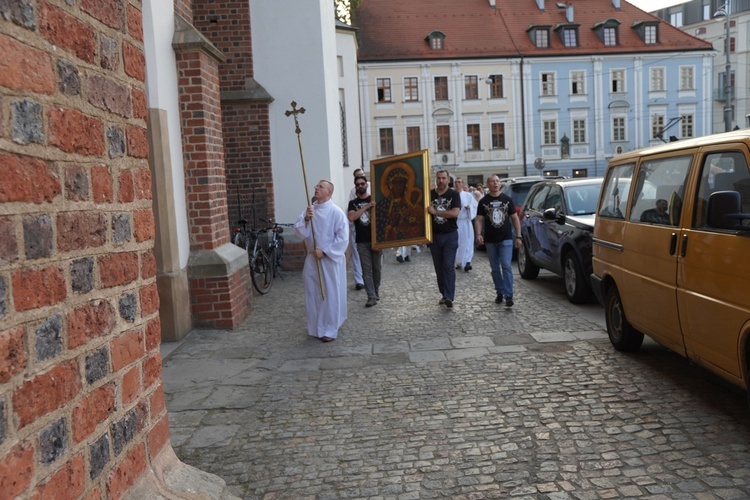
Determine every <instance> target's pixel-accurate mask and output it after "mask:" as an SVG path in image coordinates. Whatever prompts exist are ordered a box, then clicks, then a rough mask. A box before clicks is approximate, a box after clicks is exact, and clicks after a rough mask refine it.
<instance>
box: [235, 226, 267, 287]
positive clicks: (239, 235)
mask: <svg viewBox="0 0 750 500" xmlns="http://www.w3.org/2000/svg"><path fill="white" fill-rule="evenodd" d="M237 223H238V224H239V225H240V227H239V228H235V229H234V233H235V234H234V238H233V240H234V241H233V243H234V244H235V245H237V246H239V247H242V248H244V249H245V251H247V256H248V265H249V266H250V279H251V280H252V282H253V287H255V289H256V290H257V291H258V293H260V294H263V295H265V294H267V293H268V292H269V291H270V290H271V285H272V284H273V266H272V265H271V261H270V260H269V259H268V255H266V251H265V249H264V248H263V245H262V244H261V241H260V240H261V238H260V236H261V234H262V233H264V232H265V229H263V230H258V229H248V228H247V220H245V219H240V220H239V221H237Z"/></svg>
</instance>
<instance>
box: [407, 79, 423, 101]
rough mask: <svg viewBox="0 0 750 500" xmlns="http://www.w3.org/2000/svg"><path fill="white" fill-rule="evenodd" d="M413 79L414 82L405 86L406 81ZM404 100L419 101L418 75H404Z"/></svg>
mask: <svg viewBox="0 0 750 500" xmlns="http://www.w3.org/2000/svg"><path fill="white" fill-rule="evenodd" d="M411 80H415V81H416V84H415V85H414V86H413V87H412V86H407V84H406V82H407V81H411ZM404 102H419V77H418V76H405V77H404Z"/></svg>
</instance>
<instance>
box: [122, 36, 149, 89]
mask: <svg viewBox="0 0 750 500" xmlns="http://www.w3.org/2000/svg"><path fill="white" fill-rule="evenodd" d="M122 57H123V60H124V62H125V73H127V74H128V75H130V76H132V77H133V78H137V79H138V80H140V81H144V80H145V79H146V58H145V57H144V56H143V51H142V50H141V49H139V48H138V47H136V46H135V45H133V44H131V43H128V42H125V41H123V42H122Z"/></svg>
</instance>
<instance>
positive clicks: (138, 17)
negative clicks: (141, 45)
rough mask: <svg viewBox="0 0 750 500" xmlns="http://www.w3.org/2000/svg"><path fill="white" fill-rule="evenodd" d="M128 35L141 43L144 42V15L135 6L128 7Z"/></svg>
mask: <svg viewBox="0 0 750 500" xmlns="http://www.w3.org/2000/svg"><path fill="white" fill-rule="evenodd" d="M128 33H129V34H130V36H132V37H133V38H135V39H136V40H138V41H139V42H142V41H143V14H142V13H141V11H140V10H138V9H137V8H136V7H135V6H133V5H128Z"/></svg>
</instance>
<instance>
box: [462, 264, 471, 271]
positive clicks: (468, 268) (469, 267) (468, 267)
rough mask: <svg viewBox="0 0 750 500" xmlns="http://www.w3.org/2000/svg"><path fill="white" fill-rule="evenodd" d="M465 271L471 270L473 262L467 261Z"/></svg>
mask: <svg viewBox="0 0 750 500" xmlns="http://www.w3.org/2000/svg"><path fill="white" fill-rule="evenodd" d="M464 271H466V272H467V273H468V272H469V271H471V262H467V263H466V266H464Z"/></svg>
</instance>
